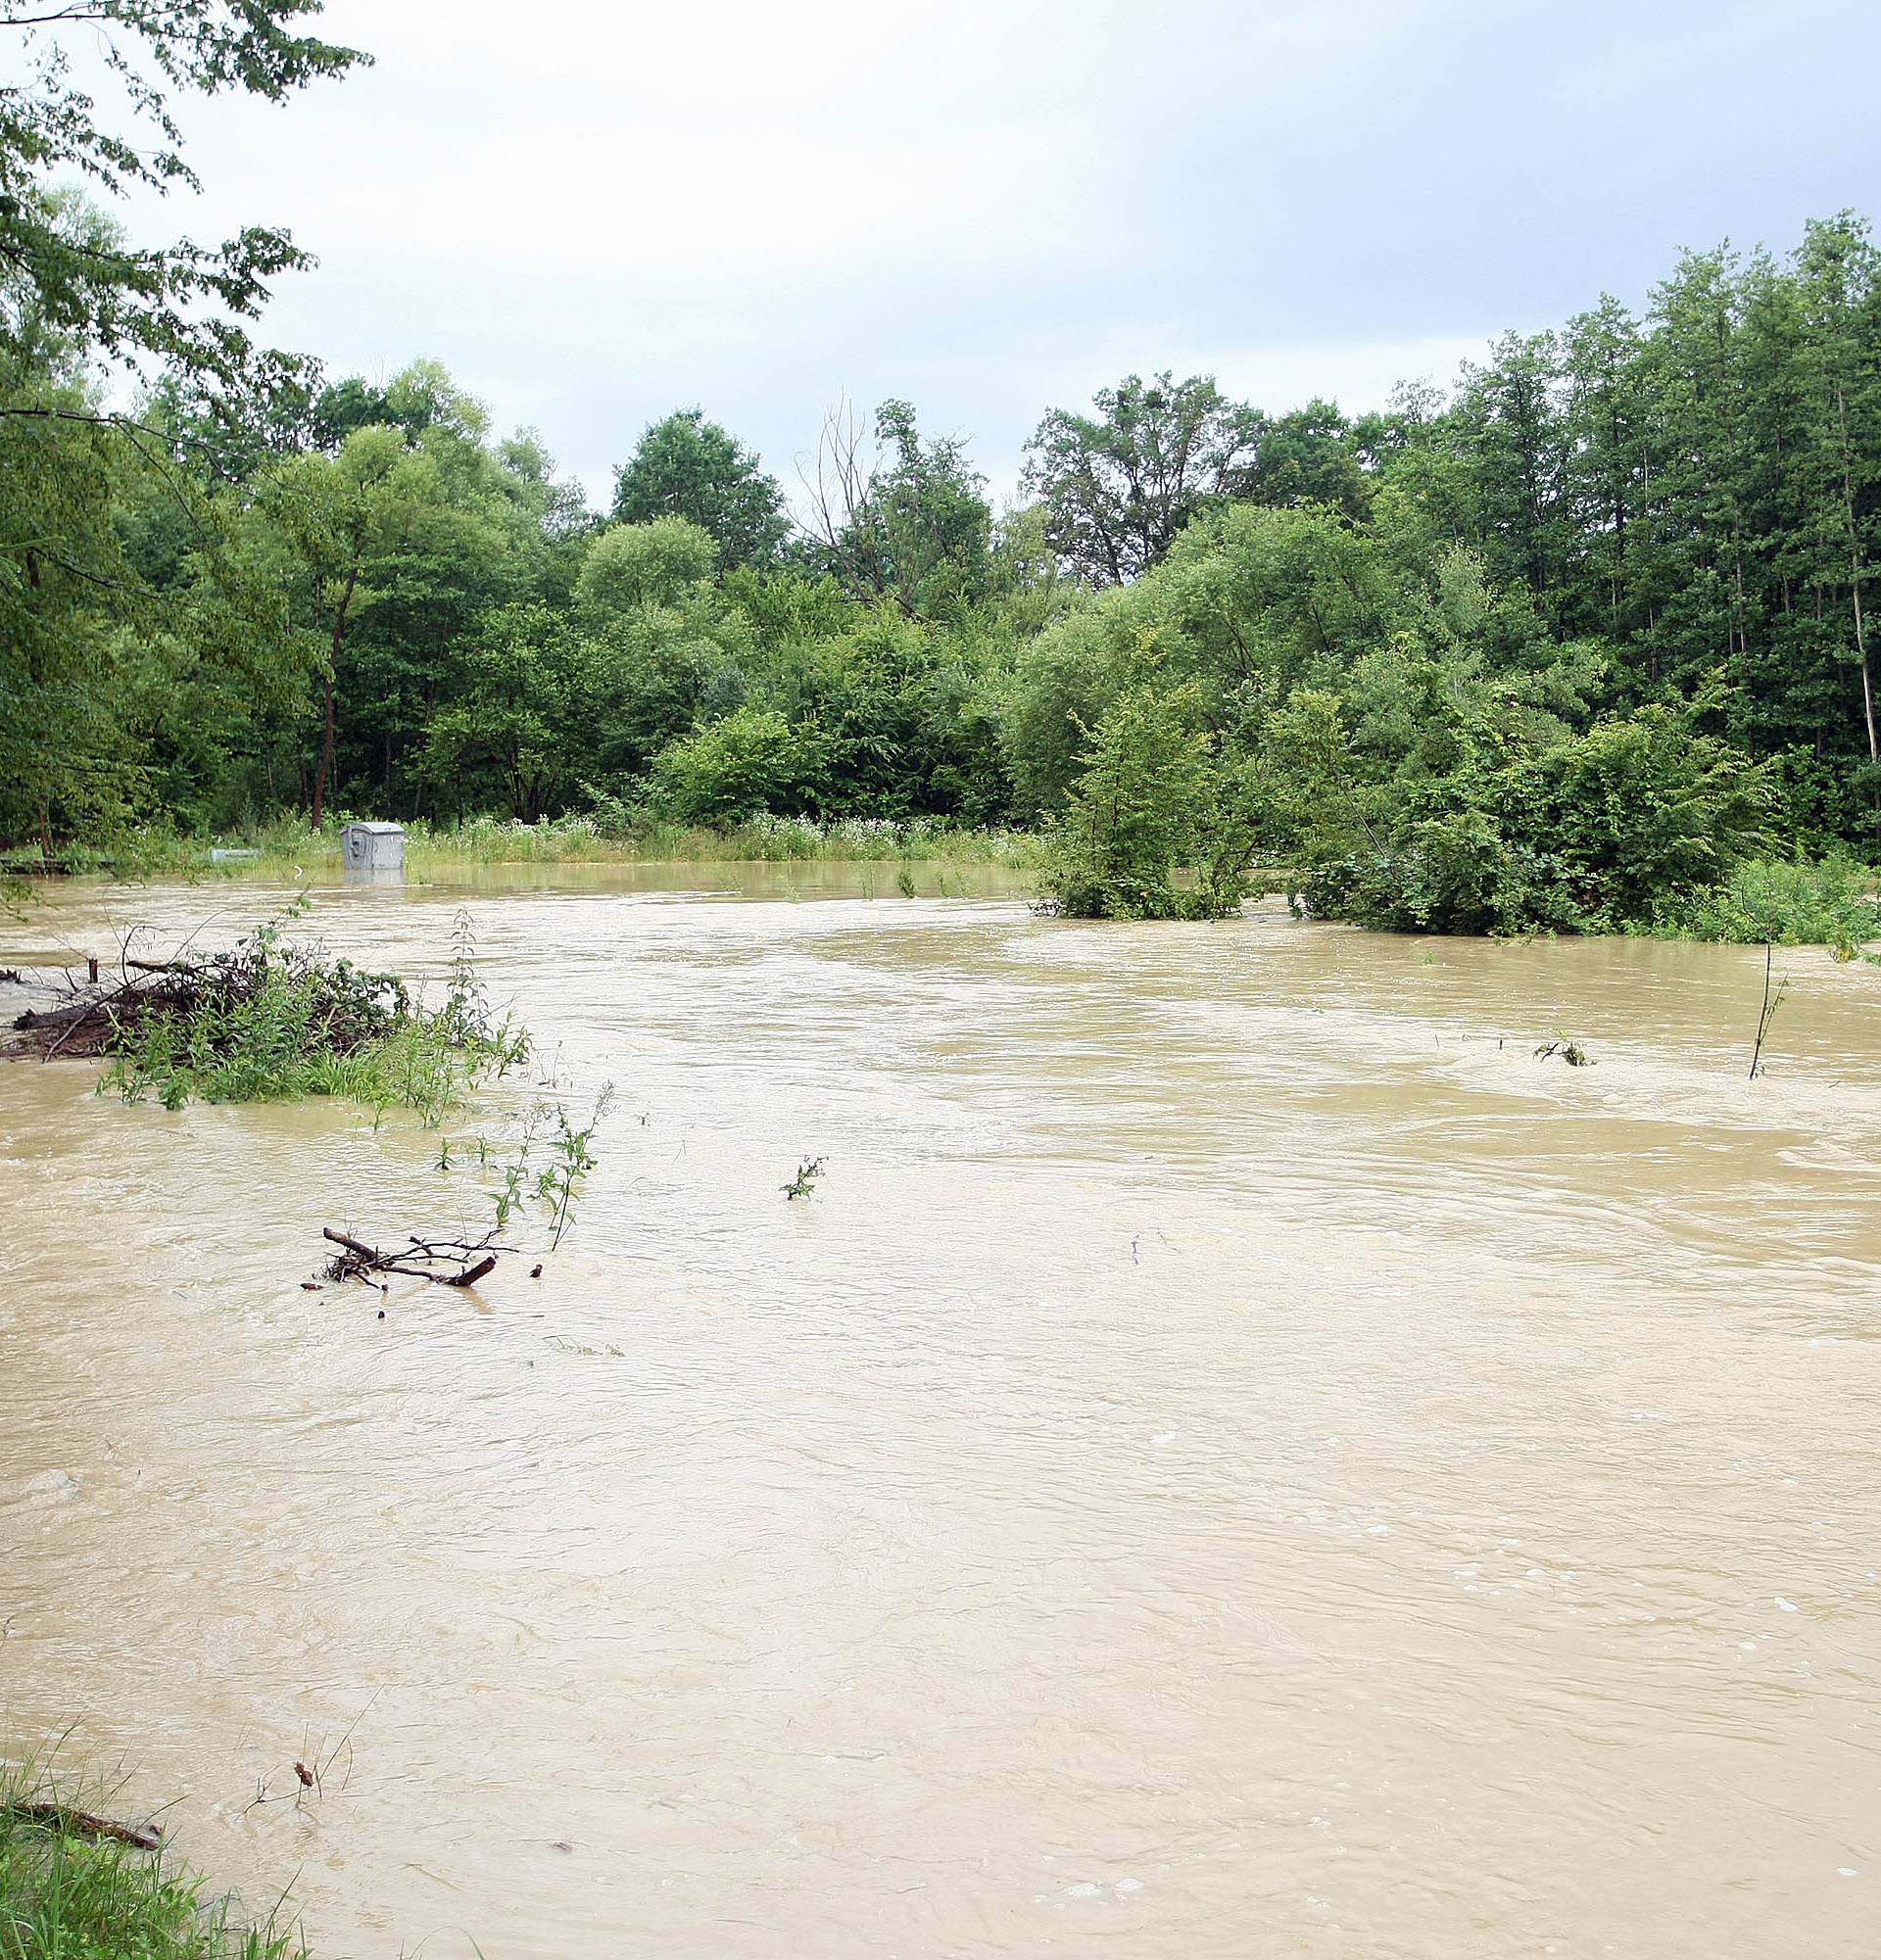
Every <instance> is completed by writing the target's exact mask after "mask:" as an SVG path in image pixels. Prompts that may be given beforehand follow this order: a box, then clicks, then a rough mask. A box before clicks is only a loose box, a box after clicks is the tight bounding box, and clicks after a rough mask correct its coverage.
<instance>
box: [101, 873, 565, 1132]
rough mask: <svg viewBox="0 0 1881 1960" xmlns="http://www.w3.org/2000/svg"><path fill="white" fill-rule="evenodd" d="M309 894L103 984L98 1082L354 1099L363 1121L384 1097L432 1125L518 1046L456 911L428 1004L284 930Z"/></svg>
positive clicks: (161, 1096) (189, 1097) (186, 1095)
mask: <svg viewBox="0 0 1881 1960" xmlns="http://www.w3.org/2000/svg"><path fill="white" fill-rule="evenodd" d="M310 902H311V901H310V900H309V898H308V896H307V894H306V893H302V894H301V895H300V896H299V897H297V898H295V899H294V900H293V901H292V902H291V903H290V904H289V905H288V906H287V907H286V908H285V909H284V910H283V911H282V912H280V913H277V914H276V915H275V916H274V917H273V918H271V919H269V920H267V921H265V922H264V924H262V925H261V926H259V927H258V928H257V929H256V930H255V931H254V932H252V933H250V934H249V936H248V937H247V938H245V939H243V940H241V941H239V942H238V943H237V944H236V946H235V947H234V948H233V949H232V950H231V951H229V952H226V953H217V954H216V955H214V956H213V957H212V958H210V959H208V960H205V961H202V962H200V963H197V964H194V965H186V964H183V963H181V962H171V963H169V965H168V966H165V967H163V968H160V969H158V970H157V971H156V973H155V974H154V975H153V976H151V977H148V978H145V979H141V980H137V981H135V982H127V983H126V984H125V985H124V986H123V987H121V988H120V989H119V990H118V991H117V992H116V993H115V994H113V995H111V996H109V997H107V998H106V1000H105V1001H103V1002H102V1003H101V1005H100V1009H99V1014H100V1018H101V1021H102V1023H103V1024H104V1028H105V1033H104V1040H103V1047H104V1050H105V1052H106V1053H108V1054H109V1055H110V1056H111V1066H110V1068H109V1069H108V1070H107V1072H106V1074H105V1076H104V1078H103V1080H102V1081H101V1083H100V1087H101V1089H102V1088H112V1089H116V1090H117V1091H118V1092H119V1093H120V1094H121V1096H122V1097H123V1098H124V1100H125V1101H126V1102H141V1101H143V1100H144V1099H145V1098H146V1097H154V1098H155V1099H156V1100H157V1101H158V1102H160V1103H162V1104H163V1106H164V1107H165V1108H166V1109H170V1110H175V1109H180V1108H182V1106H183V1105H184V1104H185V1103H187V1102H190V1101H202V1102H214V1103H246V1102H272V1101H280V1100H283V1099H286V1098H290V1097H298V1096H336V1097H344V1098H346V1099H348V1100H350V1101H353V1102H358V1103H362V1104H363V1105H364V1106H365V1107H366V1108H367V1109H368V1110H369V1111H370V1112H371V1113H372V1125H373V1127H374V1128H375V1129H376V1128H377V1127H378V1126H379V1124H380V1123H382V1122H383V1121H384V1119H385V1114H386V1112H387V1111H388V1110H389V1109H392V1108H394V1107H399V1108H404V1109H410V1110H415V1111H416V1112H417V1113H418V1115H419V1117H420V1118H421V1119H422V1120H423V1121H424V1123H427V1124H429V1125H432V1126H435V1125H436V1124H438V1123H441V1122H442V1121H443V1119H444V1116H445V1113H446V1112H447V1111H448V1110H449V1109H451V1108H452V1107H453V1106H454V1105H455V1104H456V1103H458V1101H459V1100H460V1099H461V1097H462V1094H463V1092H464V1090H465V1088H466V1086H468V1085H469V1084H471V1083H474V1082H476V1081H478V1080H481V1079H483V1078H485V1077H486V1076H502V1075H504V1074H506V1072H507V1071H508V1070H510V1069H512V1068H514V1067H515V1066H516V1065H517V1064H518V1063H520V1062H521V1060H522V1059H523V1057H524V1056H525V1055H526V1054H527V1052H528V1046H529V1043H528V1037H527V1036H526V1035H525V1034H524V1033H523V1032H522V1031H521V1029H520V1028H517V1027H516V1026H515V1025H514V1023H513V1022H512V1021H511V1020H509V1019H508V1018H506V1017H505V1018H502V1019H499V1018H498V1017H497V1016H496V1015H495V1014H494V1013H493V1012H492V1010H491V1007H490V1003H489V1000H488V998H487V996H486V995H485V992H484V989H483V986H482V983H481V981H480V980H478V978H477V974H476V969H475V964H474V946H473V943H472V941H471V938H470V932H469V921H468V919H467V918H466V917H465V916H464V915H462V914H459V915H458V926H457V929H456V930H455V932H454V934H453V950H452V960H451V967H450V975H449V980H448V982H447V992H446V998H445V1002H444V1005H443V1007H442V1008H440V1009H438V1010H437V1011H435V1012H432V1011H430V1010H427V1009H426V1008H425V1007H423V1006H422V1004H421V1003H419V1002H417V1001H415V1000H414V999H413V998H412V996H411V994H410V991H409V989H408V988H407V987H406V985H405V983H404V982H403V981H402V980H398V979H396V978H394V977H393V976H391V975H389V974H377V973H368V972H366V971H364V970H362V968H359V967H356V966H355V965H354V964H353V963H352V962H351V961H350V960H346V959H335V958H332V957H331V956H330V955H328V954H327V953H326V952H325V951H324V950H323V949H322V948H320V947H319V946H318V945H308V944H301V943H297V942H295V941H294V940H293V939H291V938H290V937H289V930H290V928H291V927H293V926H294V925H295V924H297V923H298V922H299V920H300V919H301V918H302V917H303V916H304V914H305V913H306V911H307V908H308V906H309V903H310ZM448 1152H449V1145H448V1144H447V1145H446V1146H445V1151H444V1155H445V1156H446V1158H447V1161H448Z"/></svg>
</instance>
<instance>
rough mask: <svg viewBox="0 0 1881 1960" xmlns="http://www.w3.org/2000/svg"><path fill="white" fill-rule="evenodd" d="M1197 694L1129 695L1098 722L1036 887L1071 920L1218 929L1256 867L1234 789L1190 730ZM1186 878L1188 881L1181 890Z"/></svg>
mask: <svg viewBox="0 0 1881 1960" xmlns="http://www.w3.org/2000/svg"><path fill="white" fill-rule="evenodd" d="M1195 710H1196V701H1195V696H1194V691H1193V690H1192V689H1187V688H1181V689H1177V690H1175V691H1173V692H1171V693H1159V692H1157V691H1156V690H1155V689H1153V688H1147V687H1140V688H1132V689H1128V690H1127V691H1126V692H1125V693H1121V694H1119V695H1118V696H1117V698H1116V699H1115V700H1114V701H1113V702H1112V703H1111V705H1110V706H1109V707H1108V708H1107V709H1106V710H1105V711H1104V715H1103V718H1102V719H1101V720H1100V721H1099V722H1098V724H1097V727H1096V730H1095V731H1094V732H1093V733H1092V734H1091V736H1090V746H1089V748H1088V750H1087V751H1086V752H1085V757H1084V764H1085V773H1084V775H1083V776H1081V777H1080V778H1079V780H1078V782H1077V783H1076V785H1075V786H1074V787H1073V788H1072V789H1071V791H1070V793H1069V795H1068V797H1067V799H1066V808H1065V811H1064V814H1063V815H1062V816H1061V817H1060V818H1059V819H1058V820H1057V822H1056V823H1055V824H1054V825H1053V826H1052V828H1051V830H1050V832H1049V833H1048V835H1047V837H1046V844H1045V866H1044V871H1043V874H1042V876H1041V878H1040V881H1039V882H1040V884H1041V886H1042V888H1043V890H1044V892H1045V895H1046V896H1045V902H1046V905H1047V908H1048V909H1049V910H1052V911H1055V912H1058V913H1061V914H1062V915H1064V916H1065V917H1066V918H1071V919H1222V918H1226V917H1228V916H1229V915H1230V913H1233V912H1236V911H1238V910H1239V909H1240V904H1241V900H1242V898H1243V897H1244V896H1245V895H1246V890H1247V871H1248V866H1249V864H1250V862H1251V861H1252V857H1253V841H1252V831H1251V828H1250V826H1249V825H1248V824H1247V823H1246V822H1245V821H1244V820H1243V817H1242V812H1241V798H1240V795H1239V789H1238V784H1237V783H1236V781H1235V779H1234V777H1233V774H1232V772H1231V771H1230V770H1228V769H1226V768H1225V767H1223V766H1222V764H1221V763H1220V762H1219V761H1218V759H1217V758H1216V756H1215V753H1214V751H1213V747H1212V744H1211V742H1210V741H1209V738H1208V737H1207V736H1206V735H1201V734H1197V733H1194V732H1192V731H1191V727H1190V723H1191V721H1192V719H1193V717H1194V714H1195ZM1182 871H1186V872H1188V873H1189V874H1190V876H1191V880H1192V882H1189V883H1180V882H1179V880H1178V873H1179V872H1182Z"/></svg>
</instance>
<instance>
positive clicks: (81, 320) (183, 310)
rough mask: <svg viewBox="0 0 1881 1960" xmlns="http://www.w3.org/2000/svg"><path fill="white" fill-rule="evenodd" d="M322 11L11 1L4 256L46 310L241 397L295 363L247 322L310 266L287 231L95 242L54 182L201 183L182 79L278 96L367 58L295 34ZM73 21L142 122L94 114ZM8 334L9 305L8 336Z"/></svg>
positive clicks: (1, 219) (284, 0) (162, 186)
mask: <svg viewBox="0 0 1881 1960" xmlns="http://www.w3.org/2000/svg"><path fill="white" fill-rule="evenodd" d="M319 11H320V5H319V0H181V4H158V0H72V4H67V5H51V6H48V5H46V4H45V0H0V33H11V34H13V35H16V36H18V42H17V46H18V48H19V52H20V54H21V57H22V70H23V73H22V78H21V79H19V80H16V81H12V82H9V83H7V84H6V85H4V86H0V264H4V265H5V267H6V269H7V274H8V278H9V280H10V281H11V282H13V283H14V284H15V285H16V286H17V287H18V288H22V289H24V290H25V291H27V292H29V293H30V296H31V311H33V313H34V314H35V315H36V316H38V317H39V318H41V319H43V320H44V321H46V322H47V323H49V324H50V325H51V326H52V327H53V328H54V329H56V330H58V331H61V332H65V333H70V334H72V336H73V337H74V338H75V339H76V340H77V341H78V342H79V343H81V344H82V345H83V346H84V347H86V348H87V349H89V350H93V351H95V352H97V353H98V354H100V355H102V356H104V357H105V358H107V359H138V358H151V359H155V360H157V361H159V362H161V363H163V364H164V365H166V366H169V367H171V368H179V369H181V370H183V371H185V372H188V373H190V374H193V375H200V376H203V377H206V378H209V379H211V380H213V381H214V382H215V383H216V384H217V385H218V386H219V387H220V388H221V389H223V390H225V391H227V392H228V393H229V394H231V395H234V396H238V397H247V396H252V395H254V394H255V393H256V392H257V391H258V390H259V389H264V388H265V387H266V386H267V385H269V384H270V383H272V382H275V381H278V380H279V379H280V378H282V376H283V375H284V374H286V373H288V372H290V371H291V370H292V363H289V362H287V361H285V360H284V359H282V358H281V357H279V356H274V355H268V354H264V353H263V352H262V351H260V350H258V349H257V348H256V347H255V346H254V345H253V343H252V342H251V341H250V339H249V337H248V334H247V332H246V330H245V329H244V328H243V326H242V325H241V321H243V320H253V319H254V318H256V317H257V315H258V314H259V313H260V311H261V309H262V307H263V305H264V304H265V301H266V298H267V290H268V288H267V282H268V281H269V280H271V279H272V278H274V277H276V276H277V275H278V274H280V273H281V272H284V271H288V270H291V269H293V268H295V267H297V266H301V265H305V264H307V263H309V261H308V258H307V255H306V254H305V253H304V252H302V251H301V250H300V249H299V248H298V247H297V246H295V244H294V243H293V241H292V239H291V238H289V237H288V235H287V234H286V233H285V232H283V231H278V230H269V229H266V228H265V227H262V226H248V227H246V228H244V229H243V230H242V231H240V232H239V233H237V235H236V236H235V237H234V238H232V239H230V240H229V241H228V242H227V243H225V244H224V245H222V246H220V247H217V248H207V247H202V246H197V245H193V244H190V243H189V242H188V241H183V242H181V243H179V244H176V245H172V246H168V247H157V248H138V247H131V246H127V245H124V244H122V243H120V242H118V241H115V240H114V241H112V242H109V243H106V242H100V241H98V240H96V239H85V238H78V237H74V236H73V234H72V230H71V229H70V227H69V226H67V225H65V224H62V223H61V222H60V213H59V209H58V207H57V206H56V205H54V204H49V203H48V201H47V199H46V197H45V189H46V186H47V184H48V182H49V180H50V179H51V178H52V176H53V175H54V174H55V173H57V172H61V171H70V172H75V173H77V174H78V175H79V176H81V177H82V178H84V179H85V180H87V181H88V183H89V184H90V186H91V187H92V188H93V189H94V190H95V191H97V192H98V193H100V194H101V195H104V196H117V195H121V194H122V193H123V192H125V191H127V190H131V189H136V188H140V187H141V188H145V189H154V190H157V191H167V190H169V189H170V188H172V187H173V186H176V185H179V184H180V185H182V186H183V187H184V188H185V189H189V190H195V189H199V188H200V185H199V183H198V180H197V178H196V176H195V174H194V172H193V171H192V170H191V169H190V167H189V166H188V165H187V164H186V163H185V162H184V161H183V157H182V131H181V129H180V127H179V125H178V123H177V121H176V120H175V115H174V112H173V110H172V108H171V104H170V93H171V91H173V90H177V89H183V90H188V91H191V92H194V93H199V94H204V95H215V94H219V93H221V92H223V91H225V90H228V89H240V90H243V91H245V92H247V93H249V94H252V95H259V96H262V97H263V98H265V100H267V101H270V102H279V101H282V100H284V99H285V98H286V97H287V96H288V95H290V94H292V93H294V92H295V91H296V90H298V89H300V88H303V87H305V86H306V85H307V84H308V83H309V82H311V81H314V80H316V79H319V78H321V77H325V76H337V75H343V74H344V73H346V72H347V71H348V70H349V69H351V68H353V67H355V66H356V65H358V64H359V63H361V62H362V61H363V60H365V59H366V57H364V56H362V55H361V54H360V53H359V52H358V51H357V50H355V49H352V48H344V47H339V46H336V45H333V44H331V43H329V42H326V41H322V40H319V39H318V38H316V37H315V36H314V35H311V34H302V33H298V32H296V31H294V24H295V23H297V22H298V21H301V20H304V19H306V18H307V17H308V16H310V15H314V14H317V13H318V12H319ZM69 27H70V28H78V29H80V30H82V31H83V32H84V34H85V36H86V42H87V48H88V51H92V52H95V53H98V54H102V56H103V59H104V62H105V65H106V67H107V68H108V69H109V70H110V72H111V73H112V75H113V78H114V81H115V82H116V84H117V86H118V88H119V90H120V91H121V93H122V94H123V96H124V97H125V98H126V100H127V102H128V104H129V107H130V110H131V112H132V114H133V116H134V117H135V118H137V119H138V120H140V121H141V122H142V124H143V130H141V131H139V132H137V134H133V135H126V134H121V133H119V132H118V131H115V130H112V129H110V128H107V127H106V126H105V125H104V124H103V123H102V122H101V121H100V120H99V117H98V109H97V104H96V103H95V101H94V100H93V98H92V97H91V96H90V95H89V94H87V93H86V92H85V90H84V89H82V88H81V87H79V86H78V85H77V83H76V82H75V81H74V80H73V78H72V60H71V55H70V52H69V50H68V48H67V46H66V45H65V42H64V40H63V39H62V38H61V31H60V30H61V29H63V28H69ZM144 131H148V132H149V136H154V138H155V141H154V143H152V142H151V141H149V140H148V139H147V138H146V137H145V135H144ZM11 331H12V329H11V326H10V324H9V323H8V322H7V320H6V316H5V314H3V313H0V342H4V341H6V339H7V338H8V336H9V335H10V332H11ZM0 412H22V410H21V408H20V406H19V405H13V406H12V407H7V406H0Z"/></svg>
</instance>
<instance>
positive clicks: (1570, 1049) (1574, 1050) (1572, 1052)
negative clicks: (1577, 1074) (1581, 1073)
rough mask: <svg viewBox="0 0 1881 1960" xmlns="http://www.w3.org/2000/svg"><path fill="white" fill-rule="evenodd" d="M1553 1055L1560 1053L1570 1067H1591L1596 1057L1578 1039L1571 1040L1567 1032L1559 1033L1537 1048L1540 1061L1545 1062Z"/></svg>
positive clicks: (1537, 1056) (1536, 1053)
mask: <svg viewBox="0 0 1881 1960" xmlns="http://www.w3.org/2000/svg"><path fill="white" fill-rule="evenodd" d="M1551 1055H1559V1056H1560V1057H1561V1059H1562V1060H1563V1061H1564V1062H1566V1063H1567V1066H1568V1068H1570V1069H1591V1068H1592V1067H1593V1066H1594V1059H1593V1057H1592V1056H1591V1055H1589V1054H1588V1052H1587V1051H1586V1049H1585V1048H1583V1047H1582V1046H1581V1045H1580V1043H1579V1042H1578V1041H1570V1040H1568V1038H1567V1035H1565V1034H1557V1035H1556V1036H1555V1038H1554V1039H1553V1040H1552V1041H1544V1042H1543V1043H1542V1044H1541V1046H1540V1047H1539V1048H1537V1049H1536V1050H1535V1057H1536V1059H1537V1060H1538V1061H1542V1062H1545V1061H1547V1060H1548V1058H1549V1057H1550V1056H1551Z"/></svg>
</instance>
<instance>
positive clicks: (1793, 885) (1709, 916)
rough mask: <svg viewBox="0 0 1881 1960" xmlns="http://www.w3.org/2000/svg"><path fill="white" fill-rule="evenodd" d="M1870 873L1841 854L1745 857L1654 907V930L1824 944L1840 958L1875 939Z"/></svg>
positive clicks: (1879, 919)
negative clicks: (1816, 860)
mask: <svg viewBox="0 0 1881 1960" xmlns="http://www.w3.org/2000/svg"><path fill="white" fill-rule="evenodd" d="M1875 887H1876V874H1875V873H1874V872H1873V871H1871V870H1870V869H1869V868H1868V867H1867V866H1866V865H1860V864H1857V863H1855V862H1854V861H1853V860H1852V859H1850V858H1846V857H1831V858H1827V859H1824V860H1823V861H1822V862H1821V863H1820V864H1785V863H1783V862H1782V861H1781V860H1779V859H1774V858H1766V857H1760V858H1750V859H1747V860H1746V861H1745V862H1744V863H1742V864H1737V865H1733V866H1732V867H1731V870H1730V873H1729V875H1728V876H1727V877H1726V878H1725V879H1724V880H1723V882H1722V883H1721V884H1716V885H1714V886H1712V888H1711V889H1709V890H1706V891H1700V892H1697V893H1694V894H1693V895H1692V896H1690V897H1688V898H1685V899H1683V900H1673V901H1669V902H1667V903H1665V904H1664V905H1662V906H1661V907H1660V908H1659V911H1658V913H1657V915H1656V918H1655V922H1654V925H1655V930H1656V931H1657V932H1661V933H1665V934H1669V935H1673V936H1676V937H1680V938H1691V939H1722V940H1725V941H1727V942H1729V943H1730V944H1733V945H1760V944H1764V943H1773V944H1776V945H1780V946H1829V947H1831V948H1833V949H1834V950H1835V951H1837V952H1839V953H1840V954H1841V955H1842V956H1843V957H1844V958H1845V959H1846V958H1848V957H1850V956H1851V955H1853V954H1854V953H1855V952H1856V951H1857V950H1858V949H1859V948H1860V947H1861V946H1862V945H1863V944H1865V943H1866V942H1868V941H1869V940H1873V939H1881V905H1877V903H1876V899H1875Z"/></svg>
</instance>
